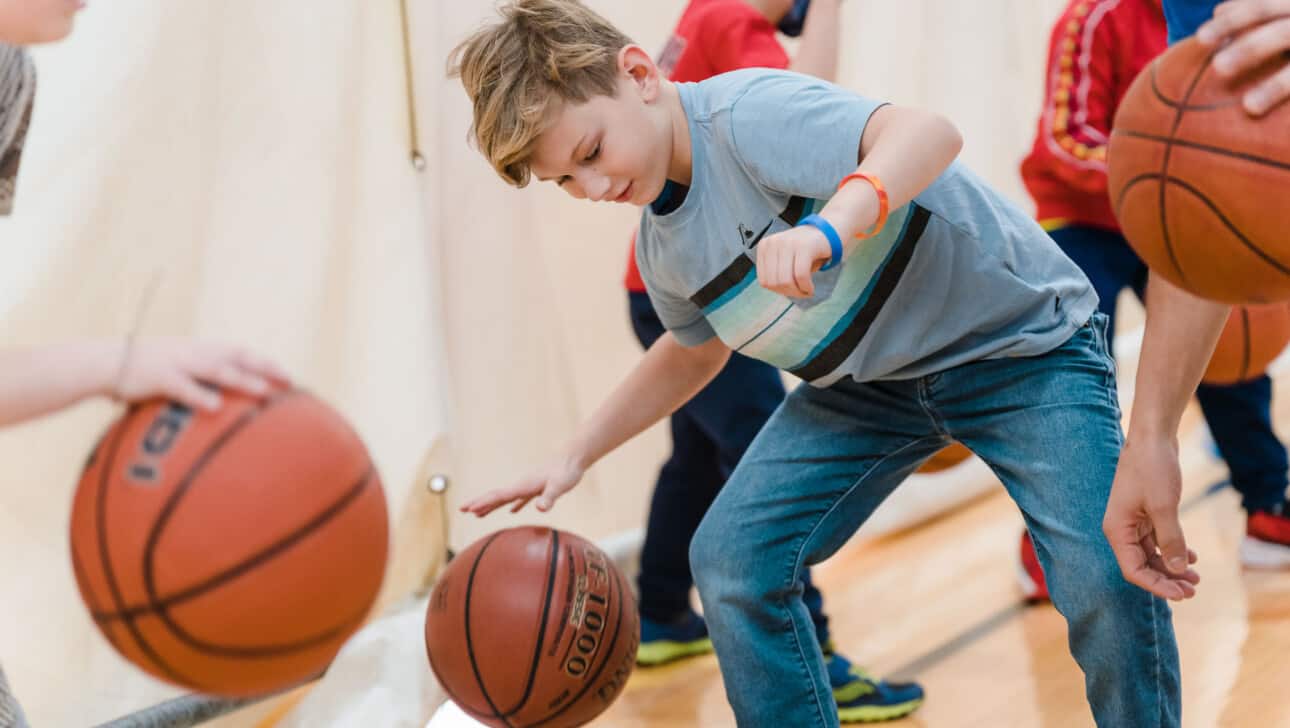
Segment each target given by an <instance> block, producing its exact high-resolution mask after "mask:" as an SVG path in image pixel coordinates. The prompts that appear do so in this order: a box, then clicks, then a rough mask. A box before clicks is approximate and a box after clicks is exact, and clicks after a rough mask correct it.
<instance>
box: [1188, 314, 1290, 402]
mask: <svg viewBox="0 0 1290 728" xmlns="http://www.w3.org/2000/svg"><path fill="white" fill-rule="evenodd" d="M1286 344H1290V306H1286V305H1285V304H1283V303H1274V304H1270V305H1267V306H1237V307H1235V308H1233V309H1232V313H1231V315H1229V316H1228V318H1227V325H1226V326H1224V327H1223V333H1222V334H1221V335H1220V336H1219V337H1218V345H1217V346H1215V347H1214V356H1213V357H1211V358H1210V360H1209V368H1208V369H1206V370H1205V376H1204V381H1206V382H1208V383H1209V384H1235V383H1236V382H1244V381H1247V380H1250V379H1254V378H1255V377H1257V376H1260V375H1262V374H1263V373H1264V372H1266V371H1267V369H1268V365H1269V364H1271V363H1272V360H1273V359H1276V358H1277V357H1278V356H1279V355H1280V354H1281V352H1282V351H1283V350H1284V349H1285V348H1286Z"/></svg>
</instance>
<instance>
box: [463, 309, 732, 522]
mask: <svg viewBox="0 0 1290 728" xmlns="http://www.w3.org/2000/svg"><path fill="white" fill-rule="evenodd" d="M729 358H730V349H729V348H728V347H727V346H726V345H725V344H724V343H723V342H722V341H721V339H718V338H716V337H713V338H711V339H709V340H708V341H706V342H704V343H702V344H699V345H698V346H693V347H686V346H683V345H682V344H681V343H680V342H679V341H677V340H676V337H675V336H673V335H672V333H671V332H667V333H665V334H663V336H661V337H660V338H659V340H658V341H656V342H654V345H653V346H651V347H650V348H649V351H647V352H645V356H644V357H642V358H641V361H640V363H639V364H637V365H636V368H635V369H633V370H632V371H631V373H630V374H628V375H627V378H626V379H624V380H623V381H622V383H621V384H619V385H618V387H617V388H616V389H615V390H614V391H613V393H611V394H610V395H609V399H607V400H605V401H604V403H602V404H601V405H600V407H598V408H597V409H596V411H595V412H594V413H593V414H592V415H591V418H590V419H588V420H587V421H586V422H584V423H583V424H582V426H581V427H579V428H578V430H577V432H576V433H575V434H574V436H573V438H572V439H571V440H570V442H569V445H568V446H567V447H566V448H565V450H564V452H563V453H562V454H561V455H560V456H559V457H558V458H556V460H555V461H554V462H552V463H551V464H550V465H549V466H547V467H545V468H543V469H542V470H540V471H539V472H538V473H536V474H535V475H533V476H532V477H530V478H527V479H526V480H523V481H521V482H520V483H519V484H517V485H515V486H513V487H511V488H501V489H498V490H494V491H492V492H490V493H486V494H485V495H483V496H480V497H479V498H476V499H474V500H472V501H470V502H468V503H466V504H464V505H462V506H461V510H462V511H465V512H469V513H474V514H475V515H477V516H486V515H488V514H489V513H491V512H492V511H493V510H495V509H496V508H498V507H500V506H503V505H506V504H508V503H514V506H513V507H512V508H511V512H512V513H514V512H516V511H518V510H520V509H521V508H523V507H524V505H525V504H526V503H528V502H529V501H530V500H532V499H534V498H537V499H538V500H537V508H538V510H540V511H545V510H547V509H549V508H550V507H551V506H552V504H553V503H555V500H556V498H559V497H560V496H561V495H564V494H565V493H566V492H568V491H569V490H570V489H572V488H573V486H575V485H577V484H578V481H579V480H581V479H582V475H583V473H584V472H586V470H587V468H589V467H591V466H592V465H593V464H594V463H595V462H596V461H597V460H599V459H600V458H602V457H604V456H605V455H606V454H607V453H609V452H610V451H611V450H613V449H614V448H616V447H618V446H619V445H621V444H623V443H624V442H627V441H628V440H630V439H631V438H632V437H635V436H636V435H637V434H639V433H641V432H642V431H644V430H645V428H647V427H649V426H650V425H652V424H654V423H655V422H658V421H659V420H661V419H663V418H664V417H666V416H668V415H670V414H671V413H673V412H675V411H676V410H677V409H678V408H679V407H680V406H681V405H683V404H685V403H686V402H688V401H689V400H690V398H691V397H693V396H694V395H695V394H696V393H697V392H698V391H699V390H700V389H703V387H704V386H706V385H707V384H708V382H710V381H712V379H713V377H715V376H717V373H718V372H720V371H721V368H722V367H724V366H725V365H726V361H727V360H728V359H729Z"/></svg>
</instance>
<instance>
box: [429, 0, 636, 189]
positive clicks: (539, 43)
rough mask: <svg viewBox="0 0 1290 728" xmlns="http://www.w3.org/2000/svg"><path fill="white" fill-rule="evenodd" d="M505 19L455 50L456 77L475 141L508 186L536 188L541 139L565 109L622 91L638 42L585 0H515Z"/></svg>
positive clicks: (451, 63) (451, 69) (451, 68)
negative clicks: (629, 49)
mask: <svg viewBox="0 0 1290 728" xmlns="http://www.w3.org/2000/svg"><path fill="white" fill-rule="evenodd" d="M499 11H500V12H501V15H502V19H501V20H499V21H497V22H495V23H493V24H492V25H488V26H485V27H483V28H481V29H479V30H477V31H475V33H474V34H473V35H471V36H470V37H469V38H467V39H466V40H464V41H462V42H461V44H460V45H458V46H457V47H456V48H454V49H453V51H452V54H451V55H449V57H448V73H449V75H451V76H460V77H461V84H462V86H465V87H466V94H467V95H469V96H470V101H471V103H472V104H474V107H475V108H474V112H475V120H474V123H473V124H472V125H471V129H470V131H471V134H472V135H473V136H474V138H475V142H476V144H477V145H478V146H479V150H480V151H481V152H483V154H484V157H485V158H486V159H488V161H489V163H490V164H492V165H493V168H494V169H496V170H497V173H498V174H499V175H501V177H502V179H504V180H506V181H507V182H509V183H510V184H512V185H515V186H516V187H523V186H525V185H527V184H528V182H529V164H528V160H529V157H530V156H531V155H532V152H533V146H534V144H535V143H536V141H537V138H538V135H540V134H541V133H542V132H544V131H546V130H547V129H548V128H549V127H550V125H551V124H552V123H553V121H554V117H555V114H554V112H555V110H556V109H557V108H558V107H559V106H560V105H561V104H563V103H565V102H573V103H583V102H586V101H589V100H591V98H592V97H594V96H597V95H600V96H614V95H616V93H617V91H618V52H619V51H620V50H622V49H623V48H624V47H625V46H628V45H631V42H632V41H631V39H630V38H628V37H627V36H626V35H624V34H623V33H622V32H621V31H619V30H618V29H617V28H615V27H614V26H613V25H611V24H610V23H609V21H607V20H605V19H604V18H602V17H600V16H599V15H597V14H596V13H595V12H593V11H592V10H590V9H589V8H587V7H586V6H585V5H583V4H582V3H581V2H578V0H512V1H511V2H508V3H507V4H505V5H503V6H502V7H501V8H499Z"/></svg>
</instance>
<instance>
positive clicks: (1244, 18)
mask: <svg viewBox="0 0 1290 728" xmlns="http://www.w3.org/2000/svg"><path fill="white" fill-rule="evenodd" d="M1196 38H1197V40H1199V41H1200V42H1201V43H1202V44H1204V45H1206V46H1209V47H1211V48H1217V47H1218V46H1220V45H1223V44H1224V43H1225V42H1227V41H1229V40H1230V41H1231V42H1230V43H1228V44H1227V47H1226V48H1223V49H1222V50H1221V51H1219V53H1218V55H1217V56H1215V57H1214V70H1216V71H1218V73H1219V75H1221V76H1224V77H1226V78H1234V77H1236V76H1239V75H1241V74H1242V73H1245V72H1246V71H1249V70H1251V69H1253V68H1257V67H1259V66H1261V65H1263V64H1264V63H1267V62H1269V61H1273V60H1276V59H1277V58H1278V57H1280V58H1282V59H1284V60H1285V61H1287V62H1286V63H1285V64H1284V67H1283V68H1282V69H1281V70H1280V71H1279V72H1277V73H1275V74H1273V75H1272V76H1271V77H1270V78H1268V79H1266V80H1264V81H1263V82H1262V83H1260V84H1259V85H1258V86H1257V87H1256V88H1254V90H1252V91H1250V92H1249V93H1247V94H1246V95H1245V99H1244V105H1245V110H1246V111H1247V112H1249V113H1250V114H1252V115H1254V116H1262V115H1263V114H1266V113H1268V112H1269V111H1271V110H1272V109H1273V108H1274V107H1276V106H1278V105H1279V104H1281V103H1282V102H1284V101H1286V100H1288V99H1290V0H1228V1H1227V2H1224V3H1221V4H1220V5H1218V7H1216V8H1215V9H1214V17H1213V18H1212V19H1211V20H1210V21H1209V22H1207V23H1205V24H1204V25H1202V26H1201V27H1200V30H1199V31H1197V33H1196Z"/></svg>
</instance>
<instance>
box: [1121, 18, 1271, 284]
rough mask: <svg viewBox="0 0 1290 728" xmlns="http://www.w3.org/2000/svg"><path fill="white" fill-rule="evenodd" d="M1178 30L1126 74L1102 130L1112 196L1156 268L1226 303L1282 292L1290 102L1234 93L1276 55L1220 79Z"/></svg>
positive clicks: (1208, 55) (1267, 70)
mask: <svg viewBox="0 0 1290 728" xmlns="http://www.w3.org/2000/svg"><path fill="white" fill-rule="evenodd" d="M1212 57H1213V53H1212V51H1210V50H1208V49H1206V48H1204V47H1203V46H1201V45H1200V44H1199V43H1197V42H1196V41H1195V40H1187V41H1184V42H1182V43H1179V44H1178V45H1176V46H1174V47H1173V48H1171V49H1170V50H1169V51H1168V52H1167V53H1165V54H1164V55H1162V56H1161V57H1159V58H1157V59H1156V60H1155V61H1154V62H1153V63H1152V64H1151V65H1150V66H1148V67H1147V68H1146V69H1145V70H1144V71H1143V72H1142V73H1141V74H1140V75H1139V76H1138V78H1137V79H1136V80H1135V81H1134V82H1133V84H1132V86H1131V87H1130V88H1129V91H1128V93H1127V94H1126V95H1125V97H1124V100H1123V101H1122V102H1121V104H1120V109H1119V112H1118V113H1117V114H1116V117H1115V125H1114V130H1113V131H1112V133H1111V141H1110V148H1109V150H1108V158H1107V159H1108V163H1109V165H1110V194H1111V203H1112V205H1113V206H1114V208H1115V214H1116V217H1118V218H1119V221H1120V225H1121V226H1122V227H1123V229H1124V233H1125V236H1126V237H1127V238H1128V239H1129V242H1130V244H1132V246H1133V249H1134V250H1135V251H1137V253H1138V255H1139V256H1140V257H1141V258H1142V259H1143V260H1144V261H1146V263H1147V265H1148V266H1149V267H1150V268H1151V270H1152V271H1153V272H1155V273H1158V274H1160V275H1162V276H1164V277H1165V278H1166V279H1168V280H1169V281H1171V282H1172V283H1174V284H1175V285H1178V286H1180V287H1182V288H1185V289H1187V290H1188V291H1191V292H1192V293H1195V294H1196V295H1199V296H1202V297H1204V298H1209V299H1213V300H1217V301H1226V302H1229V303H1271V302H1274V301H1285V300H1287V299H1290V234H1287V231H1290V204H1286V190H1287V189H1290V104H1283V105H1281V106H1280V107H1279V108H1277V109H1275V110H1273V111H1272V112H1271V113H1269V114H1268V115H1267V116H1264V117H1262V118H1259V119H1254V118H1252V117H1250V116H1249V115H1247V114H1246V113H1245V111H1244V109H1243V108H1242V107H1241V97H1242V95H1243V94H1244V92H1245V91H1246V90H1248V89H1249V88H1250V87H1251V86H1252V85H1253V84H1255V83H1256V82H1258V81H1260V80H1262V79H1264V78H1266V77H1267V76H1268V75H1270V74H1272V73H1274V72H1276V71H1277V70H1278V68H1280V67H1282V66H1284V65H1285V61H1278V62H1275V63H1271V64H1269V65H1267V66H1265V67H1263V68H1261V69H1258V70H1257V71H1255V72H1252V73H1250V74H1248V75H1247V76H1245V77H1243V78H1241V79H1239V80H1238V81H1236V82H1233V83H1228V82H1226V81H1223V80H1222V79H1220V78H1219V77H1218V75H1217V74H1216V73H1215V72H1214V71H1213V69H1212V68H1210V61H1211V59H1212Z"/></svg>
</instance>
